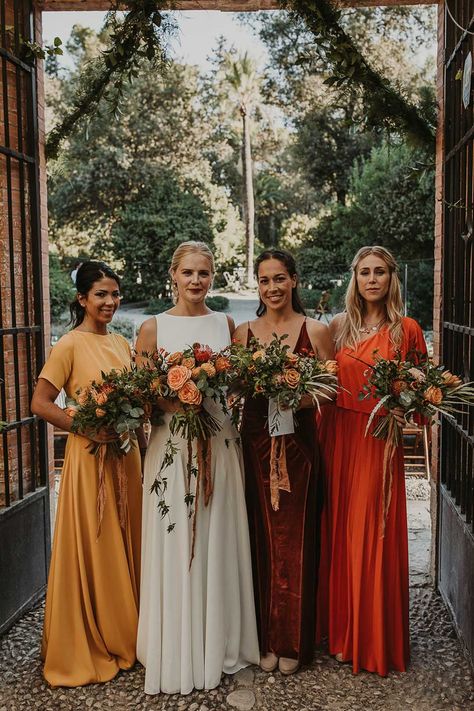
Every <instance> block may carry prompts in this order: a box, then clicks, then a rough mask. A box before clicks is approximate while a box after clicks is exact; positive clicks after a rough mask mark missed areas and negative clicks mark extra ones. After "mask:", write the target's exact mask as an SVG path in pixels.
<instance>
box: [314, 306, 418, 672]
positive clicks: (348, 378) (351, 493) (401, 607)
mask: <svg viewBox="0 0 474 711" xmlns="http://www.w3.org/2000/svg"><path fill="white" fill-rule="evenodd" d="M402 324H403V342H402V346H401V353H402V356H405V355H406V354H407V353H408V352H410V351H413V350H417V351H420V352H426V346H425V342H424V339H423V333H422V331H421V328H420V326H419V325H418V324H417V323H416V321H414V320H413V319H410V318H404V319H403V320H402ZM375 349H377V350H378V354H379V355H380V357H382V358H393V357H394V351H393V348H392V346H391V344H390V340H389V331H388V328H387V327H384V328H382V329H381V330H380V332H378V333H376V334H374V335H372V336H369V338H367V339H366V340H364V341H362V342H361V343H360V344H359V345H358V347H357V349H356V350H355V351H352V350H349V349H347V348H344V349H342V350H341V351H339V352H338V353H337V354H336V358H337V361H338V364H339V382H340V385H341V386H342V388H344V390H341V391H340V393H339V395H338V399H337V404H336V406H335V407H332V408H331V407H329V408H327V409H325V410H324V412H323V417H322V419H321V421H320V429H319V432H320V441H321V449H322V454H323V459H324V462H325V469H326V472H327V481H326V488H327V496H326V498H327V506H326V508H325V510H324V512H323V524H322V527H323V532H322V538H323V544H322V560H321V567H320V581H321V587H320V590H319V600H318V610H319V612H318V619H319V622H320V631H321V632H322V633H324V632H326V633H327V634H328V638H329V652H330V653H331V654H338V653H341V654H342V657H343V659H344V660H345V661H350V662H351V663H352V669H353V672H354V673H357V672H358V671H359V670H361V669H365V670H367V671H371V672H377V673H378V674H380V675H382V676H385V675H387V673H388V672H389V670H390V669H394V670H397V671H405V670H406V667H407V664H408V662H409V656H410V652H409V632H408V535H407V512H406V500H405V474H404V467H403V448H402V445H400V447H399V448H398V450H397V452H396V453H395V457H394V459H393V480H392V495H391V501H390V507H389V510H388V514H387V520H386V527H385V535H384V536H382V529H381V521H382V506H383V485H382V482H383V476H382V475H383V456H384V447H385V442H384V441H383V440H379V439H375V438H374V437H372V436H371V435H370V434H369V435H367V436H365V429H366V426H367V422H368V418H369V414H370V412H371V410H372V409H373V407H374V405H375V400H374V399H373V398H372V399H369V400H362V401H361V400H359V399H358V394H359V393H360V391H361V390H362V386H363V385H364V383H365V382H366V375H365V371H366V369H367V366H366V365H364V363H361V362H360V361H358V360H355V359H354V358H353V357H351V356H355V357H356V358H359V359H361V360H362V361H365V362H366V363H373V361H374V356H373V352H374V350H375ZM325 622H326V623H327V629H325V624H324V623H325Z"/></svg>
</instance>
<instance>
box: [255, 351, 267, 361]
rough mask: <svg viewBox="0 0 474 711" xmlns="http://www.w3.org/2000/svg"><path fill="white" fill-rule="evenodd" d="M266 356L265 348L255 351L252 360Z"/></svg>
mask: <svg viewBox="0 0 474 711" xmlns="http://www.w3.org/2000/svg"><path fill="white" fill-rule="evenodd" d="M264 358H265V351H264V350H263V349H261V350H259V351H255V353H253V354H252V360H263V359H264Z"/></svg>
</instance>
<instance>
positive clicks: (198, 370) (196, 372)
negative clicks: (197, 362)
mask: <svg viewBox="0 0 474 711" xmlns="http://www.w3.org/2000/svg"><path fill="white" fill-rule="evenodd" d="M200 375H201V366H197V367H196V368H193V369H192V371H191V378H192V379H193V380H199V376H200Z"/></svg>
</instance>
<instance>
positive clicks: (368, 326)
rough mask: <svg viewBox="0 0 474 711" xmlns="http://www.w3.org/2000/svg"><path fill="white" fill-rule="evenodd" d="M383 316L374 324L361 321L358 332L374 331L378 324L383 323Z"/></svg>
mask: <svg viewBox="0 0 474 711" xmlns="http://www.w3.org/2000/svg"><path fill="white" fill-rule="evenodd" d="M384 321H385V318H382V319H380V321H379V322H378V323H376V324H374V325H371V324H369V323H363V324H362V326H361V328H359V332H360V333H375V332H376V331H378V330H379V328H380V326H381V325H382V324H383V323H384Z"/></svg>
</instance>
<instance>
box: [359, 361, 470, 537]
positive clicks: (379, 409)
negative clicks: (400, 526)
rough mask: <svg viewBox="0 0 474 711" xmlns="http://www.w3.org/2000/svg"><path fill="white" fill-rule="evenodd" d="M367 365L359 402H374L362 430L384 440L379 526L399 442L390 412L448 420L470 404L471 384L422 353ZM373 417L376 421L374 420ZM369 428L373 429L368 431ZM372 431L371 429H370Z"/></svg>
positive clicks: (398, 431)
mask: <svg viewBox="0 0 474 711" xmlns="http://www.w3.org/2000/svg"><path fill="white" fill-rule="evenodd" d="M374 355H375V363H374V364H373V365H370V364H367V366H368V370H367V383H366V384H365V385H364V387H363V390H362V392H361V393H360V394H359V398H360V399H366V398H371V397H373V398H376V399H377V400H378V402H377V404H376V405H375V407H374V409H373V410H372V412H371V413H370V417H369V420H368V423H367V427H366V435H367V434H368V433H369V432H371V434H372V435H373V437H376V438H377V439H384V440H386V445H385V450H384V463H383V492H384V494H383V526H382V529H383V530H384V527H385V521H386V516H387V513H388V508H389V505H390V498H391V488H392V474H393V472H392V461H393V457H394V454H395V451H396V449H397V446H398V445H399V444H400V442H401V439H402V428H401V426H400V424H399V423H398V421H397V419H396V417H395V415H394V413H393V411H394V410H397V409H398V410H400V409H401V410H402V411H403V416H404V418H405V420H406V421H408V419H409V418H410V416H412V415H418V416H421V417H422V418H425V419H426V420H433V418H434V417H436V415H438V414H443V415H445V416H446V417H452V413H453V412H459V411H460V410H459V408H460V406H462V405H468V404H473V403H474V382H468V383H463V381H462V380H461V378H459V377H458V376H457V375H453V374H452V373H451V372H450V371H449V370H446V369H445V367H444V365H436V364H435V363H434V362H433V361H432V360H431V359H429V358H428V357H427V356H426V355H425V354H423V353H418V352H412V353H409V354H408V355H407V357H406V358H402V357H401V354H400V353H399V352H398V353H397V354H396V356H395V358H394V359H392V360H389V359H386V358H380V357H379V356H377V352H376V351H375V352H374ZM376 418H377V419H376ZM372 427H373V428H372ZM371 428H372V430H371Z"/></svg>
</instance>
